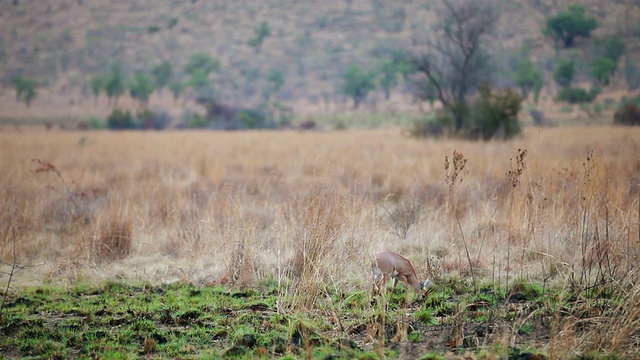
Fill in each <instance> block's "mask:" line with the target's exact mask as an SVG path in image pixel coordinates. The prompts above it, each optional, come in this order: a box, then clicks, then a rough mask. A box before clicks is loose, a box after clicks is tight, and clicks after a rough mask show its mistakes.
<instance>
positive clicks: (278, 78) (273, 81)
mask: <svg viewBox="0 0 640 360" xmlns="http://www.w3.org/2000/svg"><path fill="white" fill-rule="evenodd" d="M284 81H285V79H284V75H283V74H282V72H281V71H278V70H270V71H269V73H267V83H268V86H267V90H265V92H264V97H265V99H268V98H269V97H271V94H272V93H274V92H276V91H278V90H280V87H282V85H283V84H284Z"/></svg>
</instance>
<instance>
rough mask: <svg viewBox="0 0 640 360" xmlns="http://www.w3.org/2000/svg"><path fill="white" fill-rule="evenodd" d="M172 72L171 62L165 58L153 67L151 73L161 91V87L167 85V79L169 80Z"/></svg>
mask: <svg viewBox="0 0 640 360" xmlns="http://www.w3.org/2000/svg"><path fill="white" fill-rule="evenodd" d="M172 72H173V68H172V66H171V63H170V62H168V61H166V60H165V61H163V62H161V63H160V64H158V65H156V66H154V67H153V70H151V73H152V74H153V78H154V79H155V82H156V86H157V87H158V90H159V91H162V89H163V88H164V87H165V86H167V84H168V83H169V80H171V73H172Z"/></svg>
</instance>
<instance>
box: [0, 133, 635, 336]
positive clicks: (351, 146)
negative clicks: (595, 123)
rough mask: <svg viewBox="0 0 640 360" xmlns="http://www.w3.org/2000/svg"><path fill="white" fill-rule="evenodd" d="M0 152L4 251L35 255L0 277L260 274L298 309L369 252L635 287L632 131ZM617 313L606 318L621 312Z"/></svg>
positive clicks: (550, 280) (213, 141) (580, 289)
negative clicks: (7, 225)
mask: <svg viewBox="0 0 640 360" xmlns="http://www.w3.org/2000/svg"><path fill="white" fill-rule="evenodd" d="M0 149H1V151H2V157H0V193H1V194H2V197H3V199H2V200H3V206H2V207H0V210H1V211H2V213H1V214H0V218H1V219H2V221H3V223H4V222H7V221H9V222H12V223H13V224H16V226H15V227H14V228H16V229H19V232H18V233H17V237H16V239H17V244H18V246H17V250H18V257H19V261H20V263H21V264H34V265H38V266H33V267H28V268H26V269H25V270H24V271H23V272H21V273H20V276H18V277H17V278H16V279H15V282H16V284H28V283H34V282H40V281H42V280H43V279H45V280H50V281H58V280H61V279H62V280H66V281H75V280H77V279H96V280H99V279H103V278H110V277H114V276H120V277H125V278H145V279H147V280H148V281H150V282H164V281H174V280H179V279H183V280H188V281H193V282H200V283H208V282H218V281H221V282H225V283H228V284H233V285H242V286H247V285H248V286H251V285H254V284H257V283H259V282H260V281H261V280H263V279H277V280H278V281H279V282H281V283H283V284H290V285H291V286H290V290H289V291H290V292H291V294H292V295H295V296H296V298H297V299H298V304H299V305H300V307H305V306H308V305H310V304H313V302H314V300H315V299H317V298H318V296H321V295H322V286H325V285H327V286H337V287H342V288H345V290H353V289H368V288H369V286H370V284H369V282H370V274H369V262H370V258H371V255H372V254H373V253H375V252H377V251H381V250H391V251H398V252H401V253H403V254H404V255H406V256H407V257H409V258H411V259H412V260H413V261H414V264H415V265H416V268H417V270H418V271H419V272H423V273H424V272H427V271H428V272H430V273H431V274H430V275H431V277H432V278H433V279H435V280H436V282H437V281H446V279H447V278H448V277H461V278H463V279H467V280H469V282H471V278H472V277H473V278H474V281H473V282H474V283H490V282H492V283H494V284H499V285H501V286H508V285H509V284H511V283H512V282H513V281H515V280H516V279H525V280H529V281H533V282H538V283H540V284H542V285H544V286H545V288H546V289H548V288H550V287H553V286H563V287H566V288H567V289H568V290H571V291H575V292H576V293H582V294H585V295H588V294H591V295H593V294H595V293H597V292H618V291H620V292H623V293H626V294H628V295H627V296H628V298H629V299H636V298H637V295H635V297H633V296H634V295H632V294H637V292H638V288H637V286H636V285H635V284H636V283H637V280H638V272H637V266H636V264H637V263H638V261H639V260H640V229H639V226H638V224H639V222H640V218H639V217H640V215H639V208H640V129H629V128H610V127H598V128H548V129H533V128H531V129H527V130H526V131H525V135H524V137H522V138H520V139H516V140H513V141H510V142H488V143H487V142H477V143H471V142H463V141H456V140H416V139H411V138H406V137H404V136H402V135H401V131H400V130H399V129H378V130H358V131H344V132H288V131H285V132H243V133H226V132H225V133H223V132H162V133H140V132H121V133H112V132H95V133H73V132H64V133H62V132H61V133H56V132H52V133H19V134H9V133H0ZM33 159H36V161H35V162H34V161H33ZM456 159H457V160H456ZM462 160H464V166H462V162H461V161H462ZM447 161H448V162H450V163H449V168H446V164H447ZM456 161H458V163H455V162H456ZM456 166H457V167H458V169H457V170H455V167H456ZM452 171H456V172H457V173H456V174H455V176H454V174H453V173H452ZM7 238H8V237H7V236H3V237H2V238H1V239H0V241H4V243H3V244H2V252H1V253H0V255H1V256H2V257H3V258H2V260H3V261H5V262H7V261H9V259H8V258H7V256H8V252H7V251H6V250H5V249H6V248H7V247H6V240H5V239H7ZM625 311H626V310H625ZM625 314H627V315H628V316H627V317H626V320H625V321H627V323H621V324H616V326H619V327H620V328H625V329H631V326H630V325H637V324H638V321H637V318H638V314H637V312H633V311H632V310H628V311H626V312H625ZM630 319H631V320H630ZM634 319H636V320H634ZM621 321H622V320H621ZM625 324H627V325H629V326H626V325H625ZM593 326H595V327H601V326H604V325H603V324H593ZM629 331H631V330H629ZM563 334H566V332H564V333H563ZM617 334H619V333H617ZM607 336H613V335H610V334H607V335H606V336H604V337H602V338H600V339H593V341H594V342H597V341H600V342H606V343H611V341H613V340H611V339H609V338H606V337H607ZM605 338H606V339H605ZM596 340H597V341H596ZM616 341H620V339H618V340H616ZM602 346H604V345H602Z"/></svg>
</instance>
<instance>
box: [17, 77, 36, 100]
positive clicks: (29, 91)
mask: <svg viewBox="0 0 640 360" xmlns="http://www.w3.org/2000/svg"><path fill="white" fill-rule="evenodd" d="M13 83H14V85H15V87H16V101H17V102H20V101H21V100H22V101H24V103H25V105H26V106H27V107H29V106H31V101H33V99H35V98H36V97H37V96H38V93H37V92H36V88H37V87H38V82H37V81H35V80H34V79H31V78H28V77H25V76H22V75H21V76H18V77H16V78H15V79H14V81H13Z"/></svg>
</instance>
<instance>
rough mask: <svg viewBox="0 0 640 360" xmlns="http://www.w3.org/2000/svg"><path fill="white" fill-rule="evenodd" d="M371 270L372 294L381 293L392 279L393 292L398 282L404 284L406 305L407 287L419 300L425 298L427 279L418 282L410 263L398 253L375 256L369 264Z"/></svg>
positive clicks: (384, 253) (382, 253)
mask: <svg viewBox="0 0 640 360" xmlns="http://www.w3.org/2000/svg"><path fill="white" fill-rule="evenodd" d="M371 270H372V271H373V276H374V284H373V293H374V294H375V293H381V292H382V290H383V288H382V287H383V286H384V285H385V284H386V283H387V281H389V278H392V279H393V290H395V288H396V285H398V280H400V281H402V282H403V283H404V284H405V287H406V293H407V300H406V303H407V304H408V303H409V287H411V288H413V290H415V291H416V294H418V296H419V297H420V298H422V299H425V298H426V297H427V286H429V279H426V280H425V281H418V276H417V275H416V270H415V269H414V268H413V264H411V261H409V260H408V259H407V258H405V257H404V256H402V255H400V254H398V253H394V252H389V251H386V252H381V253H379V254H376V255H375V256H374V258H373V262H371ZM393 290H392V291H393Z"/></svg>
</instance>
